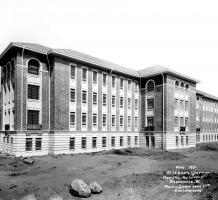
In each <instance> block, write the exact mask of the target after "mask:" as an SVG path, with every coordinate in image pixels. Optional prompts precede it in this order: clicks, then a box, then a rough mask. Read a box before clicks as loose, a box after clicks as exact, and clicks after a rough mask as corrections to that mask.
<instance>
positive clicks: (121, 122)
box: [120, 115, 123, 126]
mask: <svg viewBox="0 0 218 200" xmlns="http://www.w3.org/2000/svg"><path fill="white" fill-rule="evenodd" d="M120 126H123V116H122V115H121V116H120Z"/></svg>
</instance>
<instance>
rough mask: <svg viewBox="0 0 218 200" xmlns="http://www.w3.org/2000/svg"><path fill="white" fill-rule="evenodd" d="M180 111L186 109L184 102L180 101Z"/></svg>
mask: <svg viewBox="0 0 218 200" xmlns="http://www.w3.org/2000/svg"><path fill="white" fill-rule="evenodd" d="M180 109H184V105H183V100H180Z"/></svg>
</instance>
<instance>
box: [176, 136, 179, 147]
mask: <svg viewBox="0 0 218 200" xmlns="http://www.w3.org/2000/svg"><path fill="white" fill-rule="evenodd" d="M176 146H177V147H178V146H179V137H178V136H176Z"/></svg>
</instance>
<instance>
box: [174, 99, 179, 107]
mask: <svg viewBox="0 0 218 200" xmlns="http://www.w3.org/2000/svg"><path fill="white" fill-rule="evenodd" d="M174 108H175V109H179V100H178V99H175V100H174Z"/></svg>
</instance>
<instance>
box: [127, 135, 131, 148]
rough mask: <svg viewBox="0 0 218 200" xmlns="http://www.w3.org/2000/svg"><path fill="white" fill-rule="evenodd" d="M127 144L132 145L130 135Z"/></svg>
mask: <svg viewBox="0 0 218 200" xmlns="http://www.w3.org/2000/svg"><path fill="white" fill-rule="evenodd" d="M127 141H128V142H127V144H128V146H130V145H131V136H128V138H127Z"/></svg>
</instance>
